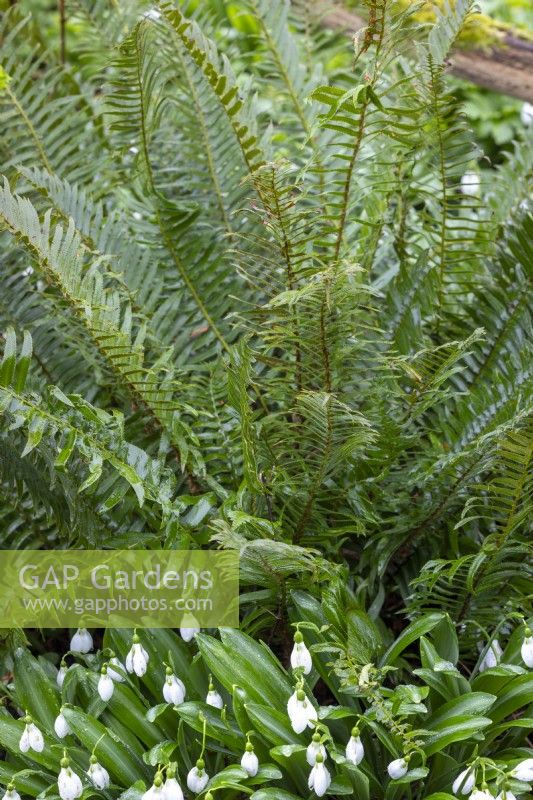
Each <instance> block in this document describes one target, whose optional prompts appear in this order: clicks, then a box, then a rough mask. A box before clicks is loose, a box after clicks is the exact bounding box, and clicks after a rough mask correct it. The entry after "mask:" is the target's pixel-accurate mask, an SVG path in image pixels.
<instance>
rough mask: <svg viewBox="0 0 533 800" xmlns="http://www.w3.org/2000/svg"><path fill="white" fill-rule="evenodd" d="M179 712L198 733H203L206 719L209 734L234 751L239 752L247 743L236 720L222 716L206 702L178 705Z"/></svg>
mask: <svg viewBox="0 0 533 800" xmlns="http://www.w3.org/2000/svg"><path fill="white" fill-rule="evenodd" d="M177 713H178V714H179V716H180V717H181V719H182V720H183V721H184V722H185V723H187V725H189V726H190V727H191V728H193V729H194V730H195V731H198V733H202V731H203V726H204V722H203V720H204V719H205V721H206V731H207V735H208V736H211V737H212V738H213V739H215V741H217V742H220V743H222V744H224V745H226V746H227V747H229V748H231V749H232V750H233V751H237V752H239V751H240V750H242V749H243V747H244V744H245V737H244V735H243V734H242V733H241V731H240V730H239V728H238V727H237V725H236V723H235V721H234V720H233V719H231V718H228V715H226V718H225V719H222V718H221V715H220V713H219V712H217V711H216V710H214V709H213V707H212V706H209V705H207V704H206V703H198V702H190V703H181V705H179V706H177Z"/></svg>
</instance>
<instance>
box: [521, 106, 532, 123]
mask: <svg viewBox="0 0 533 800" xmlns="http://www.w3.org/2000/svg"><path fill="white" fill-rule="evenodd" d="M520 119H521V120H522V125H525V126H526V127H527V126H528V125H532V124H533V104H532V103H524V105H523V106H522V108H521V109H520Z"/></svg>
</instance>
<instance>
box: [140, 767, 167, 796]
mask: <svg viewBox="0 0 533 800" xmlns="http://www.w3.org/2000/svg"><path fill="white" fill-rule="evenodd" d="M142 800H165V787H164V784H163V775H162V774H161V773H160V772H156V774H155V778H154V782H153V784H152V785H151V786H150V788H149V789H148V791H146V792H145V793H144V794H143V796H142Z"/></svg>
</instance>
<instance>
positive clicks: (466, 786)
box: [452, 767, 476, 794]
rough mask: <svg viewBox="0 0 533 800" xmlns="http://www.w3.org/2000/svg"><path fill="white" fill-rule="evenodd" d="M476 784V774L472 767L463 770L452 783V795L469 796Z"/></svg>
mask: <svg viewBox="0 0 533 800" xmlns="http://www.w3.org/2000/svg"><path fill="white" fill-rule="evenodd" d="M475 782H476V772H475V770H474V769H472V767H469V768H468V769H464V770H463V771H462V772H460V773H459V775H458V776H457V778H456V779H455V780H454V782H453V786H452V792H453V793H454V794H470V792H471V791H472V789H473V788H474V784H475Z"/></svg>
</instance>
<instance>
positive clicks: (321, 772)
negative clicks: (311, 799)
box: [307, 753, 331, 797]
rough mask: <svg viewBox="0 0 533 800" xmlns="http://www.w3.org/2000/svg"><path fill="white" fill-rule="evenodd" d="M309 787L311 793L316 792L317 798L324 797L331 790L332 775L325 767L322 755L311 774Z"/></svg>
mask: <svg viewBox="0 0 533 800" xmlns="http://www.w3.org/2000/svg"><path fill="white" fill-rule="evenodd" d="M307 783H308V786H309V789H310V790H311V791H314V793H315V794H316V796H317V797H323V796H324V795H325V794H326V792H327V790H328V789H329V786H330V783H331V775H330V774H329V772H328V770H327V769H326V767H325V766H324V759H323V757H322V753H318V754H317V757H316V761H315V763H314V765H313V768H312V769H311V772H310V773H309V780H308V782H307Z"/></svg>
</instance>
